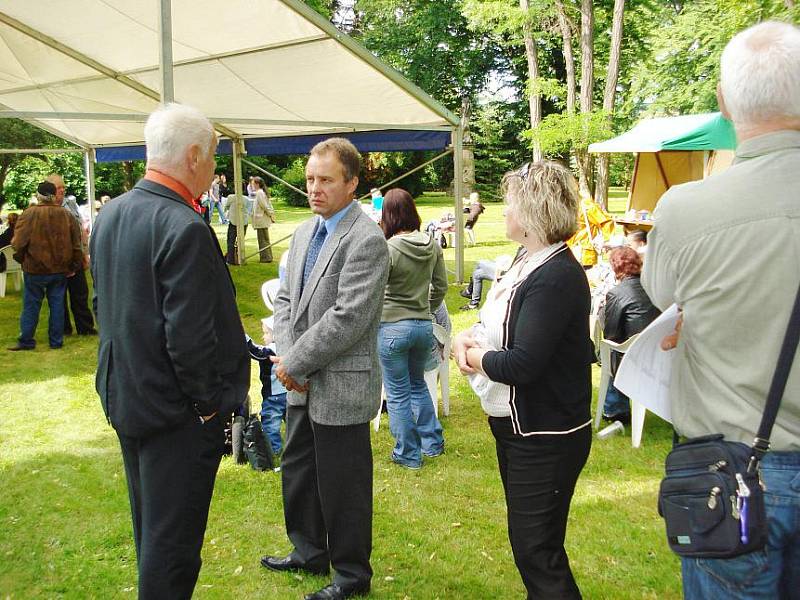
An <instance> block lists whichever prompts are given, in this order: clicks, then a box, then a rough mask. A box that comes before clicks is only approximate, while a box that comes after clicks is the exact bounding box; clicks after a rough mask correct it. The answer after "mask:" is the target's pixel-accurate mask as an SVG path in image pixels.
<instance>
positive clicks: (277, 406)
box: [247, 317, 286, 456]
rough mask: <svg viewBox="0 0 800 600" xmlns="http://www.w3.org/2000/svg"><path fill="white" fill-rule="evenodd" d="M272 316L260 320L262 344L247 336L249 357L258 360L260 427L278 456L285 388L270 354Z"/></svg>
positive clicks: (272, 348)
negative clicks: (262, 333) (276, 373)
mask: <svg viewBox="0 0 800 600" xmlns="http://www.w3.org/2000/svg"><path fill="white" fill-rule="evenodd" d="M273 322H274V321H273V317H268V318H266V319H262V320H261V327H262V330H263V332H264V345H263V346H260V345H258V344H256V343H255V342H253V340H252V339H250V338H249V337H248V338H247V348H248V350H249V351H250V358H252V359H253V360H255V361H257V362H258V366H259V370H260V372H259V377H260V379H261V428H262V429H263V430H264V436H265V437H266V438H267V440H268V441H269V445H270V446H271V447H272V453H273V455H275V456H278V455H279V454H280V453H281V450H282V449H283V442H282V440H281V421H285V420H286V388H285V387H283V384H282V383H281V382H280V381H278V378H277V377H276V376H275V369H274V368H273V367H274V365H273V364H272V361H271V360H270V359H269V357H270V356H275V343H274V342H273V338H272V327H273Z"/></svg>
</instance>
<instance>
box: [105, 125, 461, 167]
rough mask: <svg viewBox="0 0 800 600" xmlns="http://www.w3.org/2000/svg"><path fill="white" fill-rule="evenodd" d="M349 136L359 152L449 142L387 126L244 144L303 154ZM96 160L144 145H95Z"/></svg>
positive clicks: (130, 154) (437, 134) (227, 149)
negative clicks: (380, 129) (318, 143)
mask: <svg viewBox="0 0 800 600" xmlns="http://www.w3.org/2000/svg"><path fill="white" fill-rule="evenodd" d="M334 135H335V136H336V137H344V138H347V139H349V140H350V141H351V142H353V144H355V146H356V148H358V149H359V151H361V152H406V151H411V150H444V149H445V148H446V147H447V146H448V145H449V144H450V132H449V131H413V130H405V129H389V130H385V131H357V132H354V133H337V134H323V135H296V136H290V137H268V138H248V139H246V140H245V142H244V145H245V149H246V150H247V154H248V155H249V156H275V155H282V154H307V153H308V151H309V150H311V148H313V147H314V145H315V144H316V143H317V142H320V141H322V140H324V139H326V138H329V137H334ZM231 153H232V145H231V141H230V140H227V139H226V140H221V141H220V144H219V147H218V148H217V155H219V156H229V155H230V154H231ZM96 156H97V162H118V161H123V160H144V158H145V150H144V145H141V144H136V145H132V146H110V147H106V148H97V150H96Z"/></svg>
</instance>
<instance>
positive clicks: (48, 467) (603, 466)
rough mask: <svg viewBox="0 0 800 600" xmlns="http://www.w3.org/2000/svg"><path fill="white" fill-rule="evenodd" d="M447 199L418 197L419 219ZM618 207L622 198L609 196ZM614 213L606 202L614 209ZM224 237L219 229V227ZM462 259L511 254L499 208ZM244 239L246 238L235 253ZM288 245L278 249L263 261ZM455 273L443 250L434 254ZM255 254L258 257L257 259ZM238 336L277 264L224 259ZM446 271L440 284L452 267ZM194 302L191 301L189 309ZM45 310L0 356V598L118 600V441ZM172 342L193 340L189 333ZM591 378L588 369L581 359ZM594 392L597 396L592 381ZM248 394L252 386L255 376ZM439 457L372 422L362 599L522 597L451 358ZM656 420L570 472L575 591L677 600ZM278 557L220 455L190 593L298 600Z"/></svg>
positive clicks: (5, 333) (131, 558)
mask: <svg viewBox="0 0 800 600" xmlns="http://www.w3.org/2000/svg"><path fill="white" fill-rule="evenodd" d="M448 202H449V199H448V198H446V197H444V196H442V195H429V196H425V197H424V198H422V199H421V201H420V212H421V214H422V219H423V223H426V222H427V221H430V220H432V219H434V218H436V217H438V216H439V214H441V213H442V212H443V211H445V210H447V208H448V206H449V204H448ZM621 202H623V205H624V200H622V201H621ZM277 208H278V215H277V216H278V223H277V224H276V225H275V226H274V228H273V229H272V230H271V232H270V234H271V236H272V239H273V240H277V239H279V238H280V237H283V236H284V235H288V234H289V233H290V232H291V231H292V230H293V228H294V227H295V226H296V224H297V223H298V222H299V221H301V220H302V219H304V218H306V217H307V216H308V211H307V210H304V209H296V208H290V207H283V206H278V207H277ZM612 208H616V207H614V205H613V204H612ZM217 230H218V233H219V235H220V239H221V240H222V241H224V240H223V237H224V231H223V228H222V227H218V228H217ZM476 234H477V241H478V245H477V246H475V247H471V248H468V249H467V250H466V257H465V261H466V269H467V273H469V272H470V271H471V269H472V266H473V264H474V262H475V261H477V260H478V259H480V258H486V257H489V258H491V257H493V256H496V255H498V254H511V253H513V251H514V247H513V244H511V243H509V242H508V241H507V240H506V239H505V236H504V226H503V219H502V205H500V204H496V203H492V204H489V205H488V206H487V212H486V213H485V214H484V215H483V216H482V217H481V219H480V221H479V222H478V225H477V226H476ZM255 248H256V246H255V232H254V231H252V230H248V251H253V250H254V249H255ZM285 248H286V242H284V243H283V244H281V246H280V247H279V248H278V250H277V255H278V256H279V255H280V253H281V252H282V251H283V250H284V249H285ZM445 258H446V259H447V262H448V268H449V269H450V270H451V271H452V269H453V258H454V255H453V250H452V249H449V248H448V249H447V250H445ZM256 261H257V259H256ZM232 272H233V277H234V280H235V281H236V285H237V289H238V301H239V308H240V311H241V314H242V319H243V322H244V324H245V329H246V330H247V331H248V332H249V333H250V334H251V335H253V336H254V337H255V336H256V335H258V332H259V330H260V326H259V319H260V318H261V317H263V316H266V309H265V308H264V306H263V303H262V302H261V299H260V294H259V288H260V285H261V283H262V282H263V281H265V280H266V279H270V278H273V277H275V276H276V274H277V265H276V264H271V265H262V264H259V263H258V262H254V261H253V260H252V259H251V261H250V263H249V264H248V265H246V266H243V267H232ZM451 279H452V276H451ZM11 287H12V289H11V290H10V291H9V292H8V294H7V296H6V297H5V298H2V299H0V343H1V344H2V346H3V347H5V346H10V345H12V344H13V343H14V342H15V336H16V335H17V330H18V319H19V312H20V307H21V294H20V293H19V292H17V291H16V290H14V289H13V286H11ZM459 289H460V288H459V287H458V286H456V285H452V286H451V287H450V290H449V291H448V294H447V305H448V307H449V308H450V311H451V316H452V318H453V325H454V329H455V330H456V331H459V330H462V329H464V328H465V327H467V326H469V325H470V324H471V323H472V322H473V321H474V319H475V313H474V312H471V313H463V312H460V311H459V310H458V307H459V306H460V305H462V304H463V303H464V299H463V298H461V297H460V296H459V295H458V291H459ZM200 301H202V299H201V298H198V302H200ZM45 322H46V309H43V318H42V319H41V322H40V328H39V332H38V338H39V342H40V346H39V348H38V349H37V350H36V351H35V352H23V353H10V352H4V351H0V352H2V360H0V402H2V407H3V411H2V417H0V598H37V599H38V598H76V599H78V598H80V599H83V598H100V599H106V598H133V597H135V595H136V560H135V555H134V548H133V543H132V535H131V524H130V513H129V507H128V496H127V491H126V486H125V476H124V472H123V467H122V461H121V457H120V452H119V447H118V445H117V441H116V437H115V435H114V432H113V430H112V429H111V428H110V427H109V425H108V424H107V423H106V421H105V419H104V417H103V414H102V411H101V408H100V402H99V400H98V398H97V396H96V395H95V392H94V370H95V365H96V350H97V340H96V338H82V337H70V338H67V340H66V343H65V345H64V349H63V350H60V351H51V350H49V349H47V344H46V343H42V341H43V340H46V332H45V330H44V329H43V327H42V325H43V324H44V323H45ZM187 335H191V333H190V332H187ZM594 375H595V385H596V383H597V379H598V377H599V372H598V370H597V369H596V368H595V373H594ZM595 392H596V390H595ZM251 397H252V398H253V399H254V402H253V406H252V410H254V411H255V410H256V402H257V399H259V398H260V396H259V386H258V379H257V368H254V369H253V380H252V388H251ZM442 424H443V426H444V429H445V439H446V444H447V450H446V453H445V454H444V455H443V456H441V457H439V458H436V459H432V460H428V461H427V462H426V464H425V467H424V468H423V469H422V470H421V471H417V472H411V471H407V470H405V469H401V468H399V467H396V466H395V465H393V464H392V463H391V462H390V460H389V454H390V450H391V446H392V438H391V435H390V433H389V428H388V423H387V420H386V417H385V416H384V418H383V422H382V425H381V428H380V431H379V432H377V433H373V450H374V456H375V519H374V550H373V555H372V556H373V567H374V570H375V578H374V579H373V592H372V597H373V598H376V599H379V598H397V599H406V598H407V599H415V600H416V599H431V600H433V599H435V598H440V599H445V598H467V599H483V598H486V599H490V598H491V599H494V598H522V597H524V589H523V586H522V584H521V582H520V579H519V575H518V573H517V571H516V568H515V566H514V563H513V559H512V556H511V549H510V546H509V544H508V539H507V537H506V520H505V506H504V501H503V495H502V488H501V485H500V478H499V475H498V472H497V465H496V458H495V455H494V443H493V440H492V436H491V434H490V432H489V429H488V426H487V424H486V419H485V416H484V415H483V413H482V411H481V409H480V405H479V402H478V400H477V398H476V397H475V396H474V395H473V393H472V392H471V390H470V388H469V386H468V385H467V382H466V380H465V379H464V378H463V377H461V376H460V375H459V374H458V371H457V369H456V368H455V367H452V368H451V414H450V416H448V417H443V418H442ZM670 445H671V430H670V429H669V427H668V425H666V424H665V423H664V422H662V421H661V420H659V419H658V418H657V417H655V416H653V415H648V417H647V421H646V424H645V432H644V436H643V445H642V448H640V449H638V450H634V449H632V448H631V446H630V437H629V436H626V437H620V436H617V437H614V438H611V439H609V440H605V441H599V440H596V441H595V443H594V446H593V448H592V453H591V456H590V458H589V462H588V464H587V466H586V468H585V469H584V472H583V475H582V476H581V479H580V480H579V482H578V487H577V491H576V495H575V498H574V500H573V507H572V512H571V514H570V522H569V530H568V535H567V549H568V551H569V554H570V559H571V564H572V568H573V571H574V573H575V577H576V578H577V581H578V584H579V586H580V588H581V590H582V592H583V595H584V597H585V598H609V599H625V598H630V599H640V598H659V599H670V598H680V597H681V591H680V589H681V588H680V575H679V570H680V569H679V563H678V560H677V559H676V558H675V557H674V556H673V555H672V554H671V553H670V551H669V550H668V548H667V545H666V542H665V540H664V539H663V538H664V532H663V524H662V521H661V519H660V518H659V517H658V515H657V512H656V494H657V489H658V482H659V480H660V477H661V473H662V469H663V459H664V456H665V455H666V453H667V451H668V449H669V447H670ZM288 549H289V546H288V542H287V540H286V537H285V533H284V527H283V516H282V507H281V494H280V478H279V475H278V474H276V473H271V472H268V473H258V472H256V471H253V470H251V469H250V468H249V467H244V466H238V465H236V464H234V463H232V462H231V460H230V459H229V458H225V459H223V462H222V466H221V468H220V471H219V476H218V478H217V485H216V489H215V493H214V500H213V503H212V505H211V514H210V517H209V526H208V530H207V533H206V542H205V546H204V549H203V561H204V564H203V569H202V571H201V573H200V579H199V581H198V584H197V588H196V593H195V597H197V598H219V599H228V598H276V599H283V598H299V597H302V595H303V594H304V593H307V592H309V591H312V590H315V589H317V588H319V587H321V586H322V585H324V584H325V583H326V580H325V579H323V578H319V577H302V576H293V575H287V574H277V573H271V572H267V571H265V569H263V568H262V567H260V566H259V563H258V558H259V557H260V556H261V555H262V554H266V553H270V554H271V553H278V554H280V553H284V552H286V551H287V550H288Z"/></svg>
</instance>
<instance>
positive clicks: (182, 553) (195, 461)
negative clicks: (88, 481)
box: [117, 416, 225, 600]
mask: <svg viewBox="0 0 800 600" xmlns="http://www.w3.org/2000/svg"><path fill="white" fill-rule="evenodd" d="M117 435H118V437H119V442H120V446H121V447H122V460H123V462H124V463H125V475H126V476H127V479H128V495H129V497H130V503H131V516H132V517H133V537H134V541H135V543H136V558H137V563H138V566H139V600H163V599H166V598H169V599H170V600H184V599H185V600H188V599H189V598H191V597H192V591H193V590H194V586H195V583H196V582H197V575H198V574H199V572H200V564H201V560H200V550H201V549H202V547H203V535H204V534H205V531H206V522H207V521H208V509H209V506H210V504H211V495H212V493H213V491H214V480H215V478H216V476H217V469H218V467H219V462H220V459H221V458H222V453H223V450H224V442H225V434H224V431H223V423H222V420H221V419H220V418H219V416H216V417H213V418H212V419H211V420H209V421H208V422H207V423H205V424H203V423H200V420H199V419H197V420H196V421H195V420H192V422H191V423H189V424H187V425H186V426H183V427H176V428H174V429H169V430H166V431H163V432H160V433H157V434H155V435H152V436H150V437H147V438H132V437H127V436H124V435H122V434H120V433H117Z"/></svg>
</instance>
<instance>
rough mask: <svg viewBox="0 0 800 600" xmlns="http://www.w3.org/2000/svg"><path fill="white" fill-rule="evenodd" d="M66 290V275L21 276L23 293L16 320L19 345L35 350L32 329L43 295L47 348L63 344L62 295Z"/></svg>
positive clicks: (39, 310)
mask: <svg viewBox="0 0 800 600" xmlns="http://www.w3.org/2000/svg"><path fill="white" fill-rule="evenodd" d="M66 289H67V276H66V275H65V274H64V273H55V274H53V275H33V274H31V273H25V290H24V293H23V299H22V314H21V315H20V317H19V330H20V334H19V345H20V346H23V347H25V348H35V347H36V340H35V339H34V338H35V336H36V326H37V325H38V324H39V313H40V312H41V310H42V300H43V299H44V297H45V296H47V306H48V308H49V309H50V320H49V323H48V328H47V333H48V337H49V338H50V347H51V348H61V346H63V345H64V292H65V290H66Z"/></svg>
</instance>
